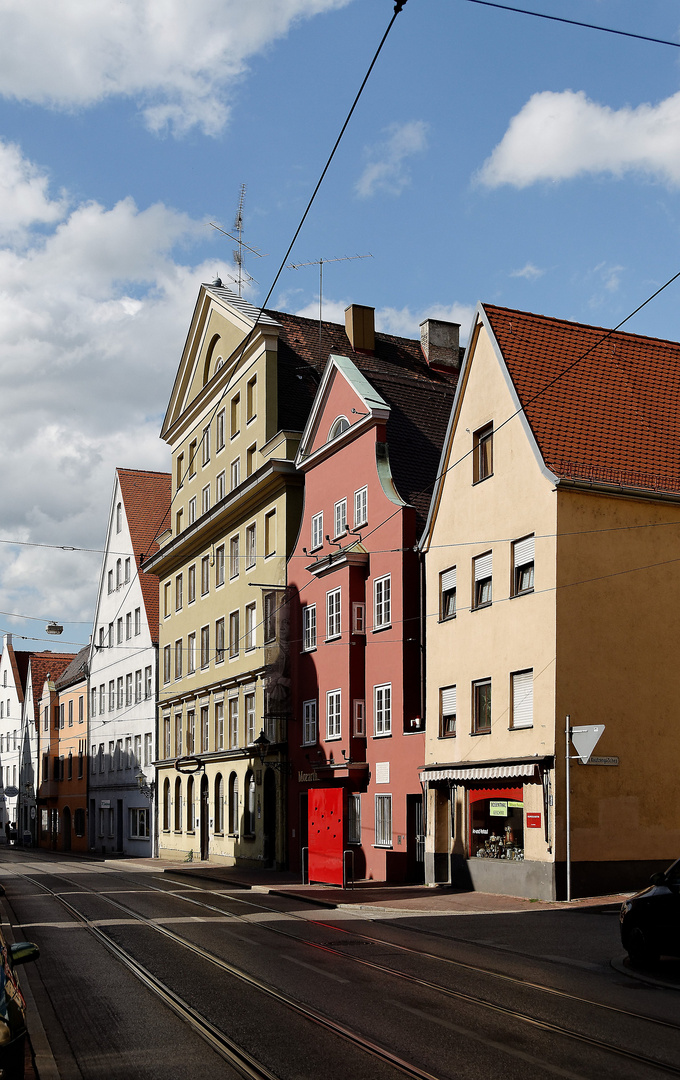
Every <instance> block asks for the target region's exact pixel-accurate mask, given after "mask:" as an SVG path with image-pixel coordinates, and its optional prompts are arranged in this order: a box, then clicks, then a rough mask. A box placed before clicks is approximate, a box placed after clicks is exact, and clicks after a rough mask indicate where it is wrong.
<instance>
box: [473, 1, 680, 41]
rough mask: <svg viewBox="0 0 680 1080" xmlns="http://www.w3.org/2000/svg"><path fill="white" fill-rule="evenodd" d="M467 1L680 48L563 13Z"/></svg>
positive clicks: (491, 2) (659, 39) (490, 2)
mask: <svg viewBox="0 0 680 1080" xmlns="http://www.w3.org/2000/svg"><path fill="white" fill-rule="evenodd" d="M466 2H467V3H468V4H480V5H481V6H482V7H490V8H500V10H501V11H512V12H513V13H515V14H517V15H533V17H534V18H535V19H547V20H549V21H550V22H559V23H567V25H568V26H582V27H584V28H585V29H586V30H599V31H601V33H603V34H617V35H618V36H619V37H629V38H635V39H637V40H638V41H650V42H651V43H652V44H654V45H670V46H672V48H674V49H680V42H678V41H667V40H666V39H665V38H655V37H648V36H647V35H646V34H635V33H633V31H632V30H615V29H614V28H613V27H611V26H598V25H597V24H596V23H587V22H580V21H579V20H578V19H567V18H565V17H564V16H563V15H547V14H545V12H543V11H529V10H528V9H527V8H520V7H513V6H512V5H511V4H497V3H495V2H494V0H466Z"/></svg>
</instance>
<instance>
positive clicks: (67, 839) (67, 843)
mask: <svg viewBox="0 0 680 1080" xmlns="http://www.w3.org/2000/svg"><path fill="white" fill-rule="evenodd" d="M63 849H64V851H70V850H71V811H70V810H69V808H68V806H65V807H64V841H63Z"/></svg>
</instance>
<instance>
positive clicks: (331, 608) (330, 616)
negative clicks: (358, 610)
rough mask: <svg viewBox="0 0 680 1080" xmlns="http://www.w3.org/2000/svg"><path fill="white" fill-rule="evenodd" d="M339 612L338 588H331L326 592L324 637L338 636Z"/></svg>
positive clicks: (339, 629) (339, 628) (339, 627)
mask: <svg viewBox="0 0 680 1080" xmlns="http://www.w3.org/2000/svg"><path fill="white" fill-rule="evenodd" d="M340 633H341V612H340V589H333V591H332V592H329V593H326V637H327V638H336V637H340Z"/></svg>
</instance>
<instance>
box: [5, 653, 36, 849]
mask: <svg viewBox="0 0 680 1080" xmlns="http://www.w3.org/2000/svg"><path fill="white" fill-rule="evenodd" d="M30 655H31V654H30V652H24V651H18V650H15V649H14V645H13V643H12V635H11V634H5V635H4V636H3V639H2V655H1V656H0V781H1V782H2V789H1V790H2V802H1V803H0V828H2V829H4V826H5V823H6V822H7V821H9V822H10V823H12V822H17V821H18V816H19V814H18V794H19V783H20V779H21V762H22V729H21V716H22V711H23V705H24V693H25V689H26V674H27V671H28V661H29V657H30Z"/></svg>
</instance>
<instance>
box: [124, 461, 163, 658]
mask: <svg viewBox="0 0 680 1080" xmlns="http://www.w3.org/2000/svg"><path fill="white" fill-rule="evenodd" d="M116 471H117V473H118V480H119V482H120V490H121V494H122V496H123V504H124V506H125V516H126V517H127V523H128V527H129V529H130V536H131V538H132V549H133V551H134V554H135V566H136V569H137V570H138V569H139V565H140V562H141V560H142V558H147V557H148V556H149V555H153V554H154V553H155V552H156V551H158V544H157V543H156V540H155V537H156V536H157V535H159V534H160V533H162V532H163V530H164V528H167V527H168V525H169V523H170V481H171V477H170V473H159V472H146V471H144V470H143V469H117V470H116ZM139 581H140V584H141V586H142V595H143V597H144V607H145V608H146V618H147V622H148V624H149V631H150V633H151V640H152V641H153V642H157V641H158V578H157V577H154V575H153V574H145V573H143V572H140V574H139Z"/></svg>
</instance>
